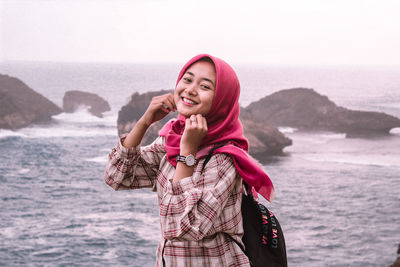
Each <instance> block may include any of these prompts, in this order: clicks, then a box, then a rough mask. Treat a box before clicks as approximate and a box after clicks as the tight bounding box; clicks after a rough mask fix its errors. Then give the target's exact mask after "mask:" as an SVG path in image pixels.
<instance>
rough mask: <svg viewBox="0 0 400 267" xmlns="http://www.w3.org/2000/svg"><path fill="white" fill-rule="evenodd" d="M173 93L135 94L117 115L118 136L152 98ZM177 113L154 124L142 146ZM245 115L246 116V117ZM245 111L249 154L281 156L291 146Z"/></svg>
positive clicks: (280, 134) (287, 140)
mask: <svg viewBox="0 0 400 267" xmlns="http://www.w3.org/2000/svg"><path fill="white" fill-rule="evenodd" d="M166 93H173V91H172V90H162V91H154V92H148V93H145V94H138V93H135V94H133V95H132V97H131V100H130V101H129V103H128V104H126V105H125V106H123V107H122V108H121V110H120V111H119V113H118V121H117V127H118V134H119V135H121V134H124V133H128V132H129V131H130V130H131V129H132V128H133V126H134V125H135V123H136V122H137V121H138V120H139V119H140V117H141V116H142V115H143V113H144V112H145V111H146V109H147V107H148V105H149V103H150V101H151V99H152V98H153V97H154V96H157V95H162V94H166ZM177 115H178V114H177V113H170V114H168V115H167V116H166V117H165V118H164V119H163V120H161V121H159V122H156V123H154V124H153V125H152V126H151V127H150V128H149V130H148V131H147V132H146V135H145V136H144V138H143V141H142V144H143V145H147V144H150V143H151V142H152V141H153V140H154V139H155V138H156V137H157V136H158V131H159V130H160V129H161V127H162V126H163V125H164V124H165V123H166V122H167V121H168V120H170V119H172V118H175V117H177ZM246 115H247V116H246ZM248 115H249V114H248V113H246V111H243V110H242V111H241V114H240V118H241V121H242V124H243V128H244V134H245V136H246V138H248V139H249V142H250V153H251V154H252V155H253V156H256V157H257V158H259V157H261V156H266V155H276V154H281V153H282V149H283V148H284V147H286V146H289V145H291V144H292V141H291V140H290V139H289V138H287V137H285V136H284V135H283V134H282V133H281V132H279V130H278V129H277V128H276V127H274V126H271V125H269V124H267V123H260V122H257V121H254V120H253V118H252V117H251V116H248Z"/></svg>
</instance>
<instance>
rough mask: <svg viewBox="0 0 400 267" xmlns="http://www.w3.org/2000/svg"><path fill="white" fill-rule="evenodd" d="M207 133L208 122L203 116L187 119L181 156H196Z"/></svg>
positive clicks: (192, 116)
mask: <svg viewBox="0 0 400 267" xmlns="http://www.w3.org/2000/svg"><path fill="white" fill-rule="evenodd" d="M207 132H208V128H207V120H206V118H205V117H203V116H202V115H201V114H197V115H191V116H190V118H187V119H186V123H185V130H184V131H183V135H182V138H181V144H180V150H181V155H183V156H187V155H189V154H193V155H194V154H196V152H197V149H198V148H199V146H200V144H201V141H202V140H203V138H204V137H205V136H206V134H207Z"/></svg>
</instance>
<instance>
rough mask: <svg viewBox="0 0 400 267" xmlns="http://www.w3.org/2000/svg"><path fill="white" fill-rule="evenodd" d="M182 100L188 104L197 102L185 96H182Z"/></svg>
mask: <svg viewBox="0 0 400 267" xmlns="http://www.w3.org/2000/svg"><path fill="white" fill-rule="evenodd" d="M182 102H183V103H185V104H188V105H196V104H197V102H195V101H193V100H190V99H188V98H185V97H182Z"/></svg>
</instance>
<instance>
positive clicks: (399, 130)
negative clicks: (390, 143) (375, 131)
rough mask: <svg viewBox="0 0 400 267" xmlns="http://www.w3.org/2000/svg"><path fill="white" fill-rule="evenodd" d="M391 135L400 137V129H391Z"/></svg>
mask: <svg viewBox="0 0 400 267" xmlns="http://www.w3.org/2000/svg"><path fill="white" fill-rule="evenodd" d="M389 133H390V134H395V135H400V127H396V128H392V129H390V131H389Z"/></svg>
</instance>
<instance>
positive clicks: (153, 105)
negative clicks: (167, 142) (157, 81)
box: [140, 93, 176, 126]
mask: <svg viewBox="0 0 400 267" xmlns="http://www.w3.org/2000/svg"><path fill="white" fill-rule="evenodd" d="M171 111H173V112H174V111H176V106H175V101H174V96H173V95H172V94H171V93H169V94H165V95H160V96H155V97H153V99H152V100H151V102H150V104H149V106H148V108H147V110H146V112H145V113H144V114H143V116H142V118H141V119H140V120H141V121H142V122H143V123H144V124H146V125H147V126H150V125H151V124H152V123H154V122H156V121H159V120H161V119H163V118H164V117H165V116H167V115H168V113H170V112H171Z"/></svg>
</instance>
